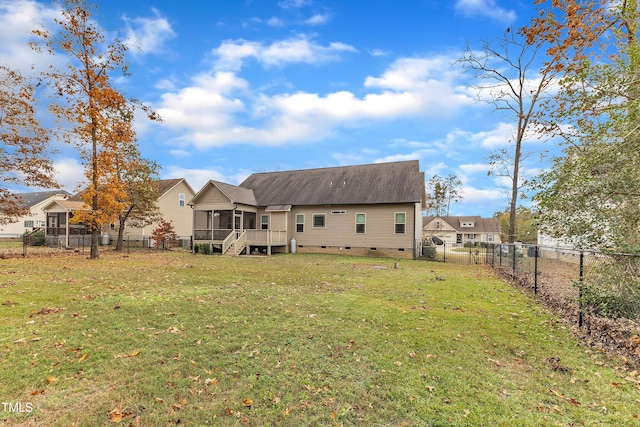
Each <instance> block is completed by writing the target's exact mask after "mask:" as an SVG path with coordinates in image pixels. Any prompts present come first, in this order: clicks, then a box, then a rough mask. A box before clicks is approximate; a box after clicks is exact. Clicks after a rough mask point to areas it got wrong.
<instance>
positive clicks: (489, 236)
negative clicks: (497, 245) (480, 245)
mask: <svg viewBox="0 0 640 427" xmlns="http://www.w3.org/2000/svg"><path fill="white" fill-rule="evenodd" d="M487 242H493V234H492V233H489V234H487Z"/></svg>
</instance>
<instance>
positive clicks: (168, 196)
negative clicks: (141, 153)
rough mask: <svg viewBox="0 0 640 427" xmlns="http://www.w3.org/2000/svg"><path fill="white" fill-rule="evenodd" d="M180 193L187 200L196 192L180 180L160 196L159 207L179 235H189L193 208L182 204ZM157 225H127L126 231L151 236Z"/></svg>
mask: <svg viewBox="0 0 640 427" xmlns="http://www.w3.org/2000/svg"><path fill="white" fill-rule="evenodd" d="M180 193H182V194H184V197H185V200H186V201H187V202H188V201H189V200H191V199H192V198H193V196H195V193H194V192H193V191H192V190H191V188H190V187H189V186H188V185H187V184H186V183H185V181H180V182H179V183H178V184H176V185H175V186H174V187H173V188H171V189H169V191H167V192H166V193H165V194H163V195H162V196H160V198H159V199H158V201H157V203H156V204H157V206H158V209H160V214H161V215H162V218H163V219H164V220H165V221H171V222H172V224H173V228H174V230H175V232H176V234H177V235H178V236H179V237H189V236H191V233H192V230H193V210H192V209H191V207H190V206H189V205H187V204H186V203H185V205H184V206H180ZM227 201H228V199H227ZM157 227H158V224H157V223H154V224H151V225H147V226H146V227H144V228H134V227H131V226H129V225H126V226H125V230H124V231H125V236H128V235H130V236H133V237H134V238H140V237H141V236H147V237H148V236H151V235H152V234H153V230H155V229H156V228H157ZM109 234H111V236H112V237H114V238H115V237H116V236H117V234H118V231H117V230H115V229H113V230H110V232H109ZM126 238H127V237H125V240H126Z"/></svg>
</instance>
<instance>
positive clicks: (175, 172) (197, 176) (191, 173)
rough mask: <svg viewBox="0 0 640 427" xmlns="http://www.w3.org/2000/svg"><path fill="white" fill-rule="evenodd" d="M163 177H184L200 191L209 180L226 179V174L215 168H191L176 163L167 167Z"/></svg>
mask: <svg viewBox="0 0 640 427" xmlns="http://www.w3.org/2000/svg"><path fill="white" fill-rule="evenodd" d="M163 178H164V179H175V178H184V179H186V180H187V182H188V183H189V185H190V186H191V188H193V191H195V192H196V193H197V192H198V191H200V189H201V188H202V187H204V185H205V184H206V183H207V182H209V180H212V179H213V180H215V181H225V176H224V175H223V174H221V173H220V172H218V171H216V170H214V169H189V168H183V167H180V166H175V165H170V166H169V167H167V168H166V172H165V173H164V174H163ZM225 182H226V181H225Z"/></svg>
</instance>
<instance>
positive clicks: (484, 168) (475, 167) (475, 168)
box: [458, 163, 489, 175]
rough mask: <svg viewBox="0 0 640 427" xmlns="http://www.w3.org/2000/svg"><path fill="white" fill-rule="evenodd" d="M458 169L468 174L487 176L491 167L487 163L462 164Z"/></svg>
mask: <svg viewBox="0 0 640 427" xmlns="http://www.w3.org/2000/svg"><path fill="white" fill-rule="evenodd" d="M458 168H459V169H460V170H461V171H462V172H464V173H466V174H477V173H483V174H485V175H486V174H487V172H488V171H489V165H487V164H486V163H470V164H462V165H459V166H458Z"/></svg>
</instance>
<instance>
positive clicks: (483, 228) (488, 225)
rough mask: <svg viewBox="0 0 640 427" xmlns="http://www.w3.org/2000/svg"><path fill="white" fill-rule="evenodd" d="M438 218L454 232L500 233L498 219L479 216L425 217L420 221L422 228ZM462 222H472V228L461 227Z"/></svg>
mask: <svg viewBox="0 0 640 427" xmlns="http://www.w3.org/2000/svg"><path fill="white" fill-rule="evenodd" d="M437 218H440V219H441V220H443V221H444V222H446V223H447V224H449V225H450V226H451V227H453V228H454V229H455V230H457V231H460V232H464V233H500V222H499V221H498V218H482V217H480V216H440V217H437V216H425V217H423V219H422V224H423V227H426V226H427V225H429V224H430V223H431V222H433V221H434V220H435V219H437ZM462 222H467V223H468V222H473V223H474V226H473V227H461V225H460V224H461V223H462Z"/></svg>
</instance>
